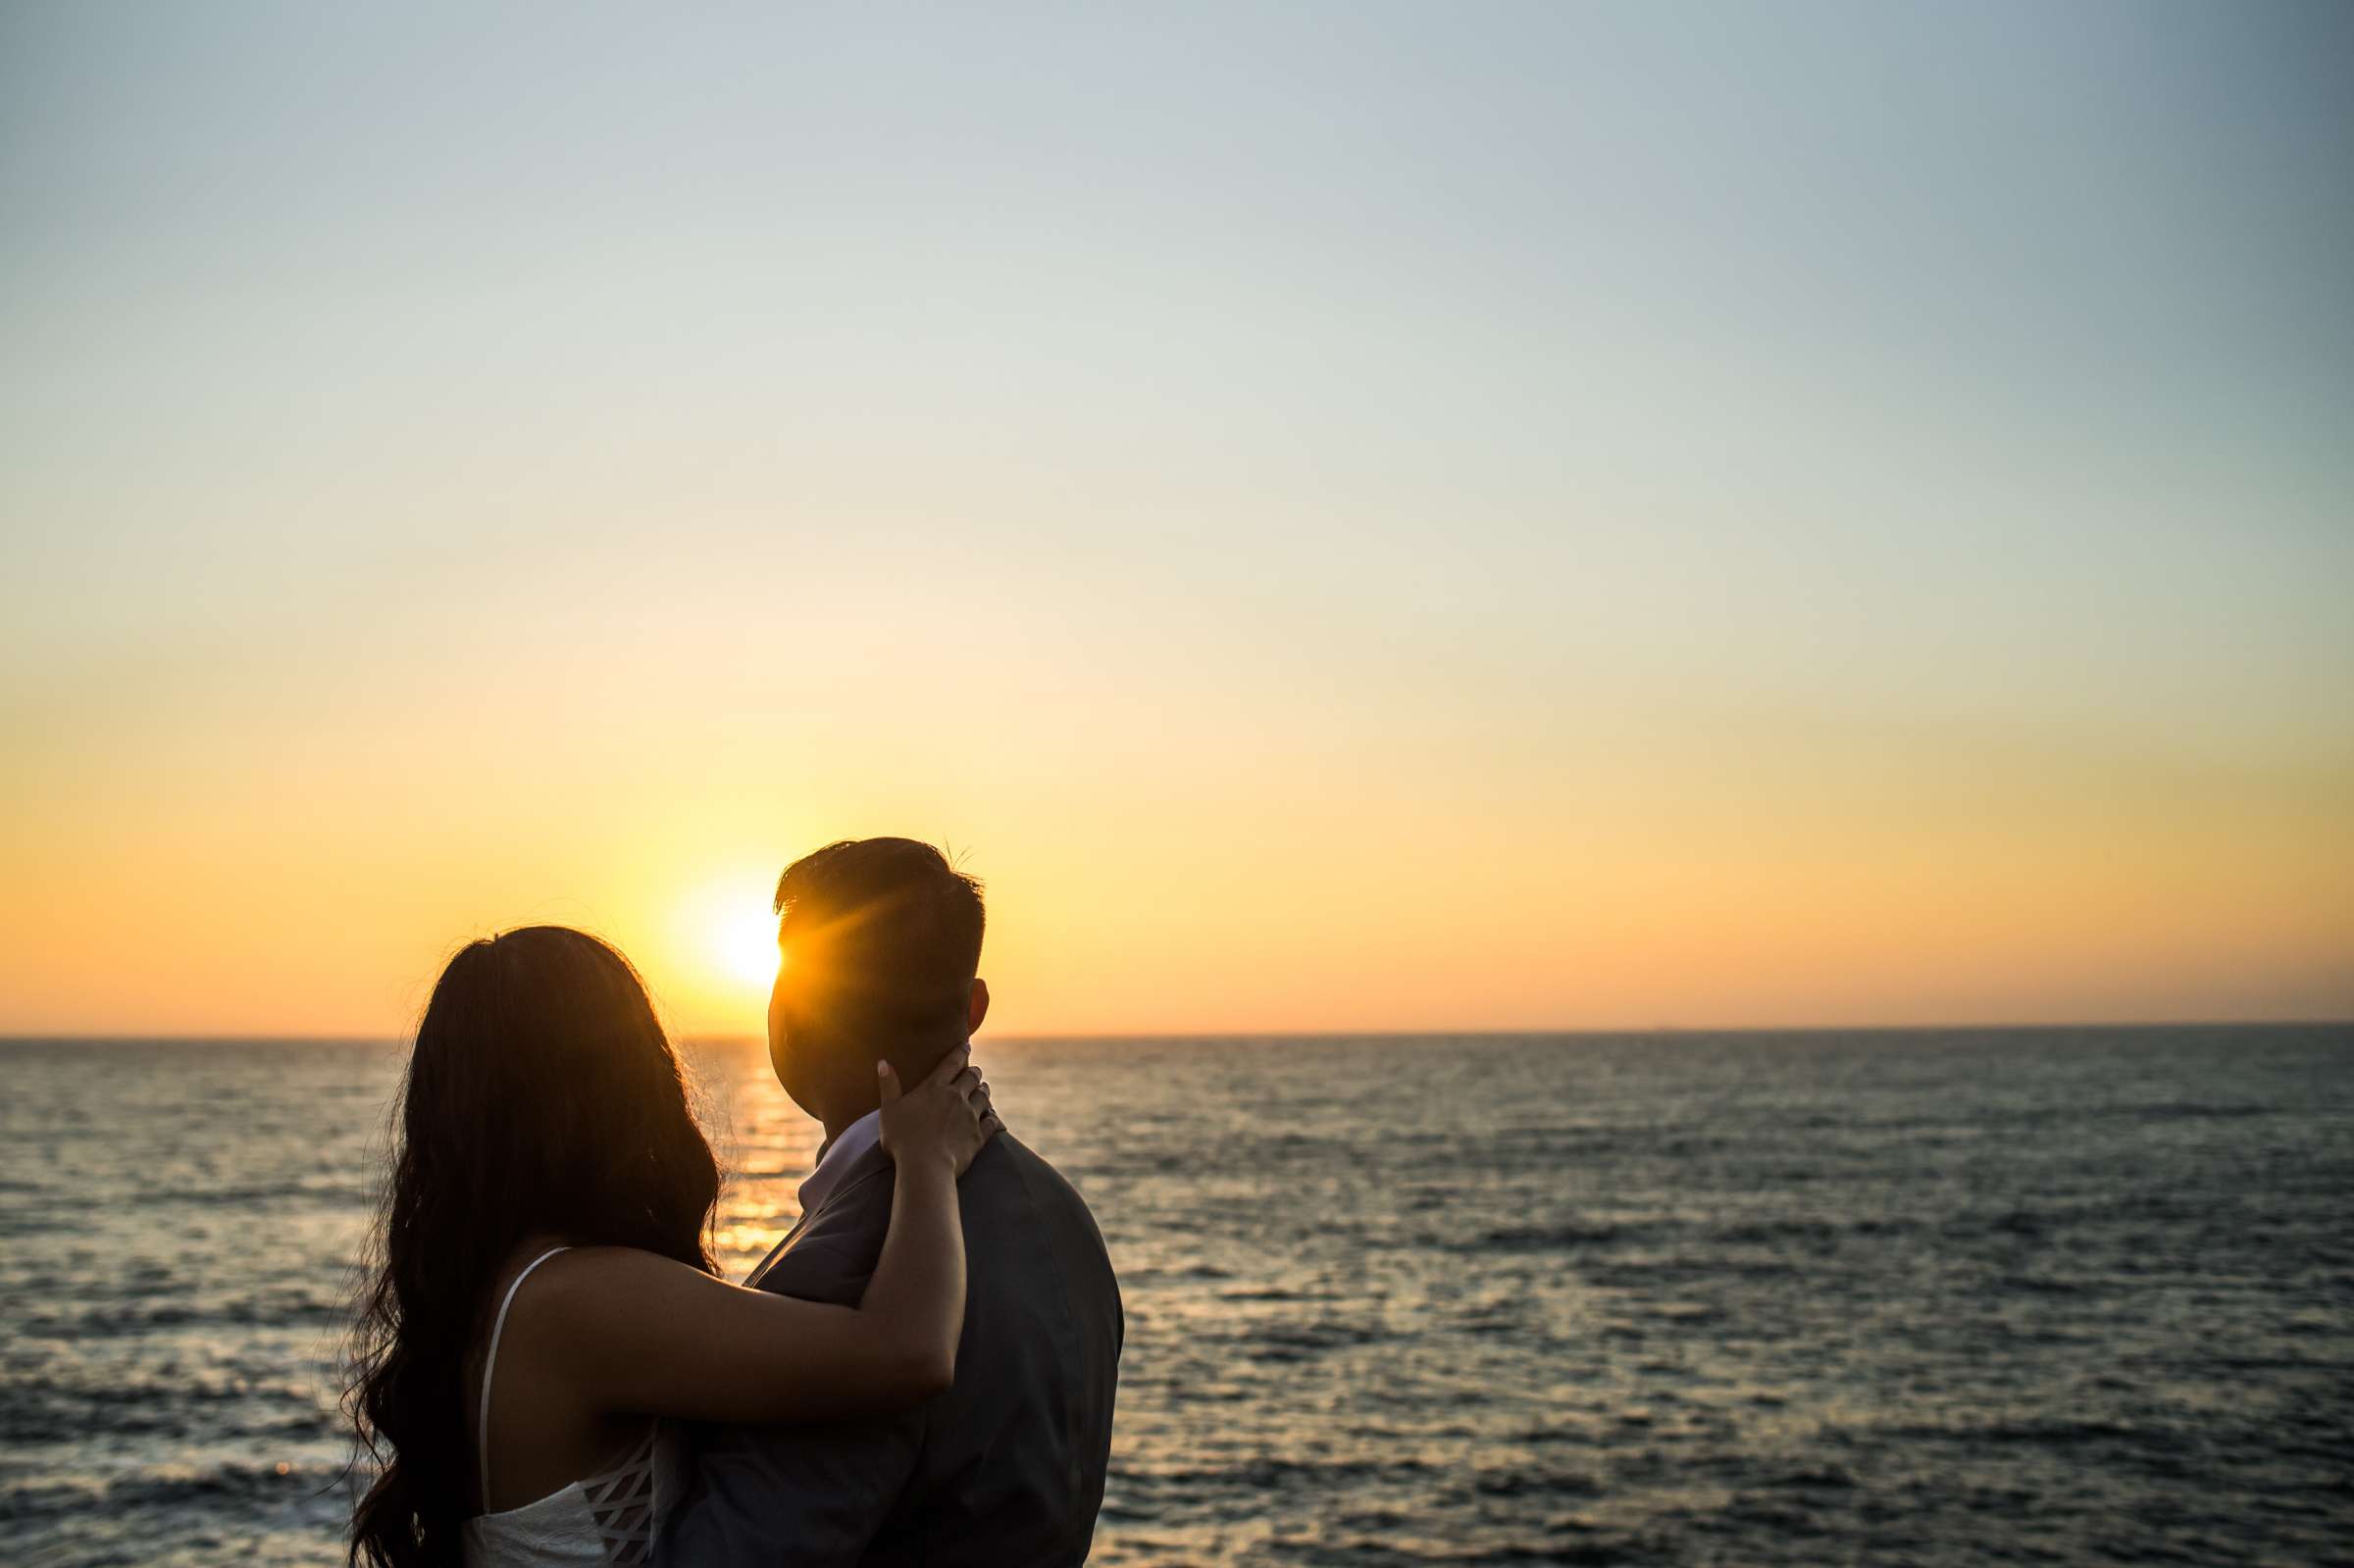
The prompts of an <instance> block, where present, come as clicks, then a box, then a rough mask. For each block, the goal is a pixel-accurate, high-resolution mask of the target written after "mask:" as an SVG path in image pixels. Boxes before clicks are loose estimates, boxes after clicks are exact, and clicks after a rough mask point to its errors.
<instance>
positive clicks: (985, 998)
mask: <svg viewBox="0 0 2354 1568" xmlns="http://www.w3.org/2000/svg"><path fill="white" fill-rule="evenodd" d="M988 1016H989V982H988V981H986V980H982V979H980V978H979V977H978V976H976V977H975V978H974V980H973V985H972V988H971V989H970V990H968V991H966V992H965V995H964V1032H965V1034H966V1035H968V1036H971V1035H978V1034H980V1033H981V1020H983V1019H984V1018H987V1017H988Z"/></svg>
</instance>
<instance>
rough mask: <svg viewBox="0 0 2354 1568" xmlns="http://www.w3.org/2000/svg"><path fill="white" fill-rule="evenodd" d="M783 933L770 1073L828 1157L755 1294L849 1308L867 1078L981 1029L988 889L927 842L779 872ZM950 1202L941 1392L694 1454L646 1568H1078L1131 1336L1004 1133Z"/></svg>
mask: <svg viewBox="0 0 2354 1568" xmlns="http://www.w3.org/2000/svg"><path fill="white" fill-rule="evenodd" d="M777 912H778V913H779V914H780V915H781V916H783V918H784V924H783V928H782V936H781V940H782V943H783V948H784V963H783V965H782V967H781V968H780V970H779V972H778V976H777V985H776V989H775V992H774V993H773V994H772V995H771V997H770V999H769V1011H768V1045H769V1059H770V1061H771V1062H772V1064H773V1065H774V1066H775V1068H776V1072H777V1079H778V1082H780V1083H781V1084H783V1085H784V1086H785V1091H786V1092H787V1093H788V1094H790V1095H792V1096H793V1102H794V1103H795V1104H797V1105H799V1106H800V1107H801V1109H802V1110H804V1111H806V1112H808V1113H809V1114H810V1115H811V1116H813V1117H815V1118H817V1119H818V1120H819V1121H821V1122H823V1123H824V1124H825V1127H826V1144H825V1147H824V1148H823V1149H822V1150H821V1151H820V1154H819V1158H818V1165H817V1169H816V1171H814V1172H813V1173H811V1175H810V1177H809V1180H808V1181H806V1182H804V1183H803V1184H802V1185H801V1209H802V1214H801V1223H800V1224H799V1225H798V1226H796V1227H795V1228H794V1229H793V1232H792V1234H791V1235H789V1236H787V1237H786V1239H785V1240H784V1242H783V1243H782V1244H781V1245H779V1246H778V1248H777V1249H776V1251H774V1252H772V1253H770V1254H769V1257H768V1260H767V1261H766V1262H764V1263H763V1264H762V1265H761V1266H760V1268H759V1269H757V1270H755V1271H754V1273H753V1275H752V1278H751V1280H750V1282H749V1283H750V1284H752V1285H754V1286H755V1287H757V1288H758V1289H760V1290H777V1291H781V1292H783V1293H785V1294H787V1295H793V1296H797V1297H800V1298H802V1299H804V1300H811V1301H830V1302H837V1303H842V1304H848V1303H851V1302H854V1301H856V1300H857V1299H858V1298H859V1297H860V1295H861V1294H862V1293H863V1292H864V1291H865V1290H866V1282H867V1279H868V1276H869V1275H871V1274H872V1273H873V1272H874V1267H875V1260H876V1257H877V1255H878V1253H879V1252H880V1251H881V1250H882V1245H883V1237H884V1233H885V1232H886V1231H887V1230H888V1229H889V1228H890V1224H891V1197H892V1175H891V1166H890V1162H889V1161H888V1160H887V1159H886V1158H885V1156H884V1154H883V1152H882V1150H881V1149H880V1148H879V1147H878V1146H877V1143H876V1133H877V1116H876V1106H877V1100H876V1087H875V1085H876V1077H875V1063H876V1061H877V1060H878V1059H888V1060H889V1061H890V1062H891V1064H892V1066H893V1068H894V1069H895V1070H896V1072H897V1074H898V1077H899V1082H900V1083H902V1084H919V1083H922V1082H923V1079H924V1075H925V1074H927V1073H929V1072H930V1071H931V1070H932V1068H933V1067H934V1066H935V1065H936V1064H937V1063H938V1062H939V1061H940V1059H941V1057H943V1056H944V1055H946V1054H947V1052H948V1051H949V1050H951V1049H953V1048H954V1047H955V1046H957V1045H959V1044H961V1043H963V1042H964V1041H965V1040H966V1039H967V1038H968V1037H970V1036H971V1035H972V1034H973V1033H974V1032H975V1031H977V1030H979V1029H980V1027H981V1021H982V1019H983V1018H984V1017H985V1016H986V1015H987V1014H988V1012H989V986H988V985H987V984H986V983H985V982H983V981H982V980H981V979H980V978H979V977H978V973H977V972H978V970H979V968H980V961H981V928H982V907H981V890H980V885H979V884H977V883H975V882H974V881H973V880H972V879H971V878H968V877H964V876H960V875H958V874H957V872H956V871H954V870H953V869H952V868H951V867H950V866H949V865H948V863H947V861H946V860H945V859H943V858H942V857H941V855H940V853H939V852H938V851H937V850H935V849H933V848H932V847H931V846H930V845H928V844H920V843H916V842H913V841H911V840H909V839H905V838H865V839H859V840H856V841H845V842H842V843H835V844H829V845H827V846H826V847H825V848H823V849H820V850H818V851H817V852H816V853H815V854H812V855H809V856H807V857H805V858H803V859H801V860H797V861H795V862H793V865H792V866H791V867H789V868H787V870H786V872H785V876H784V879H783V880H782V881H781V882H779V883H778V884H777ZM1018 1114H1019V1112H1018V1108H1017V1110H1016V1115H1017V1119H1018ZM957 1193H958V1198H959V1206H960V1208H961V1210H962V1212H963V1217H964V1239H965V1252H966V1259H965V1276H966V1286H965V1307H964V1336H963V1339H962V1340H960V1341H959V1344H958V1347H957V1352H956V1380H955V1383H954V1385H953V1386H952V1387H951V1388H949V1390H948V1391H947V1392H945V1393H942V1394H939V1395H936V1396H935V1397H933V1398H931V1399H929V1400H927V1401H926V1402H924V1403H923V1404H921V1405H919V1406H917V1407H916V1408H915V1409H913V1410H911V1411H907V1412H904V1413H902V1414H899V1415H896V1416H884V1417H874V1418H862V1419H859V1420H854V1421H845V1422H840V1423H836V1424H833V1425H828V1426H808V1427H792V1428H787V1427H775V1428H738V1429H717V1428H715V1429H710V1430H707V1431H704V1432H702V1433H699V1434H698V1439H699V1445H698V1446H699V1451H698V1453H697V1456H696V1460H695V1474H694V1476H693V1478H692V1481H691V1484H690V1485H689V1487H688V1488H687V1491H686V1494H685V1496H684V1497H683V1498H682V1499H681V1500H680V1502H679V1504H678V1505H677V1506H676V1507H674V1508H672V1509H671V1511H670V1518H669V1522H668V1524H667V1525H666V1527H665V1529H664V1532H663V1536H662V1542H661V1546H660V1550H659V1552H658V1553H657V1560H658V1561H661V1562H664V1563H670V1564H677V1565H680V1568H705V1565H711V1568H738V1565H742V1568H754V1565H758V1568H786V1565H789V1564H790V1565H794V1568H798V1565H802V1564H808V1565H812V1568H815V1565H820V1564H849V1563H866V1564H877V1565H888V1564H899V1563H927V1564H937V1565H941V1568H957V1565H960V1564H982V1563H989V1564H1001V1563H1021V1564H1033V1563H1035V1564H1058V1563H1062V1564H1076V1563H1080V1562H1083V1561H1085V1560H1086V1557H1087V1551H1088V1545H1089V1543H1090V1541H1091V1540H1092V1539H1093V1536H1094V1533H1095V1522H1096V1510H1097V1508H1098V1507H1099V1506H1100V1504H1101V1502H1102V1500H1103V1470H1104V1465H1105V1461H1106V1458H1107V1456H1108V1454H1109V1451H1110V1445H1111V1406H1112V1392H1113V1387H1114V1384H1115V1382H1116V1380H1117V1376H1118V1370H1119V1354H1120V1341H1121V1336H1122V1332H1123V1322H1122V1317H1121V1310H1120V1294H1119V1287H1118V1285H1117V1284H1116V1283H1115V1282H1114V1281H1113V1279H1112V1274H1111V1264H1110V1261H1109V1259H1108V1258H1106V1257H1105V1255H1104V1252H1103V1239H1102V1238H1101V1237H1100V1235H1099V1234H1098V1233H1097V1230H1096V1223H1095V1220H1094V1218H1093V1217H1092V1216H1091V1215H1090V1214H1089V1213H1088V1211H1087V1205H1086V1204H1085V1203H1084V1202H1082V1201H1081V1200H1080V1197H1079V1194H1078V1193H1077V1192H1075V1191H1073V1190H1072V1189H1071V1187H1070V1184H1069V1183H1067V1182H1065V1181H1064V1180H1063V1179H1062V1178H1061V1176H1059V1175H1058V1174H1056V1172H1055V1170H1054V1168H1053V1167H1052V1166H1050V1165H1049V1164H1048V1163H1047V1162H1046V1161H1045V1160H1042V1159H1040V1158H1039V1157H1038V1156H1037V1155H1036V1154H1034V1153H1032V1152H1031V1151H1030V1150H1029V1149H1028V1148H1026V1147H1024V1146H1023V1145H1022V1144H1021V1143H1020V1142H1019V1141H1017V1140H1016V1139H1015V1138H1013V1136H1012V1135H1011V1134H1010V1133H999V1134H998V1136H997V1137H996V1138H993V1139H991V1140H990V1142H989V1144H988V1145H987V1146H986V1147H984V1148H983V1149H982V1150H981V1152H980V1154H979V1155H978V1156H977V1157H976V1158H975V1159H974V1160H973V1163H972V1167H971V1169H969V1170H968V1171H966V1172H965V1174H964V1178H963V1180H962V1181H961V1182H960V1183H959V1184H958V1188H957Z"/></svg>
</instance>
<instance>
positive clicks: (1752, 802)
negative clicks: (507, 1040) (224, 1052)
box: [0, 0, 2354, 1036]
mask: <svg viewBox="0 0 2354 1568" xmlns="http://www.w3.org/2000/svg"><path fill="white" fill-rule="evenodd" d="M2349 81H2354V9H2350V8H2348V7H2346V6H2343V5H2336V4H2318V5H2313V6H2291V5H2279V4H2257V5H2249V6H2228V5H2217V4H2163V3H2140V0H2135V3H2131V4H2118V5H2108V4H2091V3H2072V4H2068V5H2059V6H2054V5H2047V4H2041V3H2037V4H2026V5H1978V4H1971V5H1955V6H1948V7H1942V8H1929V7H1919V6H1905V5H1890V4H1882V3H1870V4H1858V5H1853V6H1819V5H1774V6H1763V5H1760V6H1739V5H1711V6H1705V7H1704V6H1666V7H1660V6H1641V5H1628V6H1624V7H1588V6H1566V5H1554V4H1544V5H1527V6H1513V5H1503V4H1493V3H1488V4H1480V5H1474V6H1468V7H1441V6H1430V5H1418V4H1417V5H1395V6H1383V5H1367V4H1359V3H1350V4H1344V5H1331V6H1308V5H1286V6H1280V7H1268V6H1257V5H1251V6H1234V7H1216V6H1184V7H1176V6H1170V7H1147V6H1135V5H1122V6H1111V7H1080V6H1069V7H1057V8H1045V9H1032V8H1004V7H989V8H955V9H951V8H917V9H900V8H895V7H858V8H826V9H821V10H801V9H790V10H788V9H784V8H742V9H741V10H739V9H736V8H710V9H704V10H701V11H700V12H699V13H698V14H697V15H696V16H695V17H694V18H693V19H692V20H691V21H682V20H681V19H680V18H678V17H677V16H676V15H674V14H671V13H670V12H668V11H666V10H665V9H664V8H651V7H641V8H596V7H581V6H535V7H525V8H521V9H509V10H498V11H486V10H485V9H484V8H481V7H477V6H472V5H467V6H459V7H450V8H446V9H438V10H436V9H434V8H416V7H401V8H391V7H385V8H381V9H379V10H377V11H375V12H373V13H370V14H354V13H353V11H352V9H351V8H340V7H336V8H328V7H314V6H308V5H287V6H284V7H276V8H256V7H247V6H202V7H197V6H179V7H166V6H149V7H133V6H116V5H68V4H58V5H49V6H26V5H17V6H11V7H9V8H7V10H6V11H5V12H4V13H0V742H4V745H5V771H4V772H0V887H4V888H5V898H4V900H0V1030H6V1031H16V1032H47V1031H71V1032H85V1031H86V1032H141V1033H235V1032H269V1033H355V1034H363V1035H376V1036H384V1035H392V1034H396V1033H399V1032H401V1031H403V1030H404V1029H406V1028H407V1027H408V1026H409V1025H410V1024H411V1023H412V1022H413V1020H414V1017H415V1013H416V1010H417V1009H418V1007H419V1006H420V1005H421V1003H422V1001H423V998H424V995H425V992H426V989H427V987H428V986H430V985H431V982H432V979H433V976H434V974H435V971H436V969H437V967H438V964H439V962H440V960H441V959H442V957H443V956H444V955H445V954H446V953H447V951H448V950H449V949H450V947H451V946H452V945H453V944H455V943H456V942H458V941H460V940H462V939H464V938H465V937H468V936H474V935H477V934H481V933H485V932H488V931H493V930H497V929H500V928H503V927H507V926H512V925H516V924H522V923H527V922H531V921H537V920H560V921H567V922H573V923H579V924H585V925H588V926H589V927H591V928H592V929H595V930H598V931H601V932H603V933H604V934H606V935H608V936H612V937H614V938H615V939H616V940H618V941H619V942H620V943H621V944H622V945H623V946H624V948H625V949H626V950H627V951H629V952H630V953H631V954H632V955H633V956H634V957H636V958H638V959H639V960H640V964H641V966H642V967H643V968H644V969H645V971H646V972H647V974H648V976H649V978H650V979H651V980H652V982H653V983H654V985H655V986H656V989H657V992H658V994H659V996H660V998H661V1000H662V1002H663V1004H664V1005H665V1007H666V1009H667V1010H668V1013H669V1015H670V1016H671V1017H672V1018H673V1019H674V1021H675V1022H677V1023H678V1024H679V1025H680V1027H682V1028H684V1029H688V1030H692V1031H698V1032H700V1031H717V1032H730V1033H747V1032H751V1031H753V1030H756V1029H757V1027H758V1018H759V1010H758V996H759V994H760V992H761V990H762V989H763V988H764V987H763V986H762V985H761V984H760V983H759V982H758V981H757V978H756V974H755V971H756V969H757V965H758V957H757V954H758V950H759V947H760V944H761V941H762V925H763V921H764V920H765V915H766V898H767V894H768V891H769V888H770V887H771V885H773V883H774V880H775V876H776V873H777V871H778V869H779V868H780V867H781V865H782V864H783V863H784V862H785V861H786V860H787V859H789V858H791V857H792V856H793V855H794V854H797V853H799V852H802V851H804V850H806V849H808V848H811V847H814V846H815V845H816V844H818V843H821V842H823V841H825V840H827V839H829V838H833V837H837V836H844V835H865V834H872V833H903V834H908V835H916V836H922V837H928V838H931V839H934V840H935V841H939V840H946V841H947V842H948V843H949V844H951V845H952V846H953V847H954V848H955V849H957V850H958V851H960V852H962V854H963V856H964V862H965V864H966V865H967V866H968V868H969V869H971V870H973V871H975V872H977V873H978V874H980V875H981V876H983V877H984V878H986V879H987V880H988V882H989V885H990V889H991V896H992V935H991V940H990V950H989V954H988V959H987V964H986V973H988V974H989V976H990V977H991V979H992V982H993V984H994V986H995V989H996V992H997V995H998V1021H999V1023H1000V1024H1001V1026H1002V1027H1004V1028H1006V1029H1008V1030H1021V1031H1131V1030H1134V1031H1191V1030H1245V1029H1272V1030H1316V1029H1401V1030H1407V1029H1427V1028H1449V1027H1487V1028H1509V1027H1568V1028H1581V1027H1593V1028H1613V1027H1630V1026H1632V1027H1649V1026H1653V1025H1659V1024H1668V1025H1680V1026H1693V1027H1697V1026H1708V1025H1740V1024H1756V1025H1785V1024H1810V1023H1824V1024H1837V1023H1891V1024H1899V1023H1911V1022H1935V1021H1978V1020H1996V1021H2025V1020H2053V1021H2060V1020H2077V1019H2120V1020H2127V1019H2168V1018H2214V1017H2297V1016H2331V1017H2344V1016H2347V1015H2349V1014H2354V91H2349V90H2348V86H2347V84H2348V83H2349ZM747 934H748V935H747ZM747 947H748V949H749V953H750V955H751V956H749V957H747V956H746V951H747Z"/></svg>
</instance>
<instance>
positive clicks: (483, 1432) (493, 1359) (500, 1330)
mask: <svg viewBox="0 0 2354 1568" xmlns="http://www.w3.org/2000/svg"><path fill="white" fill-rule="evenodd" d="M570 1250H571V1248H569V1247H561V1246H551V1247H549V1248H548V1249H547V1250H546V1251H544V1252H542V1253H540V1254H539V1255H538V1256H537V1257H536V1258H534V1259H532V1261H531V1262H529V1263H526V1264H525V1265H524V1266H523V1272H522V1273H521V1274H518V1275H516V1276H515V1283H514V1284H513V1285H510V1286H508V1287H507V1298H506V1299H505V1300H504V1301H501V1302H499V1304H498V1321H497V1322H495V1323H493V1324H491V1325H490V1348H489V1350H488V1351H487V1352H486V1353H485V1354H484V1356H483V1410H482V1414H481V1415H480V1416H478V1417H476V1418H475V1423H474V1452H475V1457H476V1458H478V1459H480V1460H481V1461H482V1466H481V1468H482V1487H483V1496H482V1504H483V1511H484V1512H485V1513H488V1512H489V1511H490V1374H491V1373H493V1372H496V1371H497V1370H498V1337H499V1336H500V1335H502V1334H504V1333H505V1332H506V1331H507V1308H509V1307H511V1306H513V1305H514V1304H515V1292H516V1291H517V1290H522V1289H523V1282H524V1281H526V1280H528V1279H530V1278H531V1277H532V1270H534V1269H536V1268H537V1267H538V1266H539V1265H540V1264H542V1263H545V1262H546V1261H547V1260H548V1259H549V1258H552V1257H554V1256H555V1255H556V1254H557V1253H559V1252H567V1251H570Z"/></svg>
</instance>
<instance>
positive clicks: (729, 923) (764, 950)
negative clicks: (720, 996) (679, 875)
mask: <svg viewBox="0 0 2354 1568" xmlns="http://www.w3.org/2000/svg"><path fill="white" fill-rule="evenodd" d="M711 954H712V958H713V960H714V962H715V963H716V965H717V967H718V968H719V969H721V970H722V971H724V972H725V973H726V974H727V975H728V976H729V977H730V978H732V979H735V980H740V981H742V982H743V983H744V984H745V985H747V986H767V985H768V984H769V983H770V982H771V981H773V980H775V979H776V975H777V961H778V957H779V953H778V949H777V917H776V916H775V915H772V914H770V913H769V912H768V911H767V910H764V909H761V910H754V911H752V912H751V913H749V914H736V913H729V914H724V915H722V916H720V917H718V918H716V919H715V920H714V921H713V922H712V925H711Z"/></svg>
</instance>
